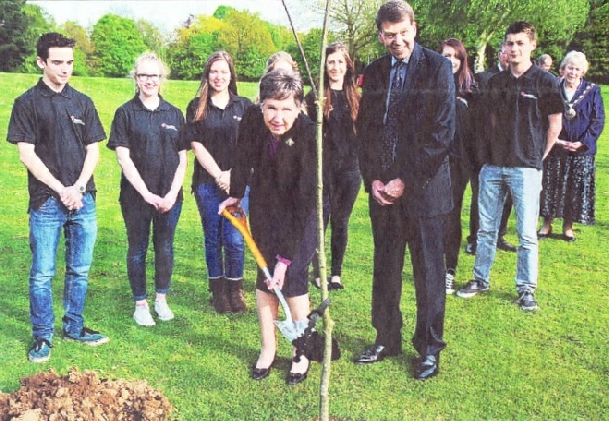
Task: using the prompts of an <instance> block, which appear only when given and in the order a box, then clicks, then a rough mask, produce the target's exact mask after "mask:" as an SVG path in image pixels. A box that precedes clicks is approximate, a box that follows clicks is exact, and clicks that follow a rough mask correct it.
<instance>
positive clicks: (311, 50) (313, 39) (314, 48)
mask: <svg viewBox="0 0 609 421" xmlns="http://www.w3.org/2000/svg"><path fill="white" fill-rule="evenodd" d="M322 36H323V31H322V30H321V29H319V28H313V29H311V30H310V31H309V32H307V33H306V34H305V35H301V34H299V35H298V37H299V38H300V40H301V41H300V42H301V43H302V48H303V50H304V53H305V57H306V58H307V62H308V63H309V66H310V69H311V77H312V78H313V80H315V81H316V82H317V79H319V69H318V67H317V65H318V64H319V60H320V58H321V50H320V47H321V41H322ZM329 39H330V41H329V42H332V40H333V37H332V38H330V34H329ZM286 51H287V52H288V53H290V54H291V55H292V57H293V58H294V60H296V62H297V63H298V68H299V69H300V74H301V76H302V79H303V81H304V82H305V83H310V82H311V81H310V79H309V75H308V74H307V72H306V70H305V64H304V59H303V58H302V54H301V53H300V50H299V49H298V46H297V45H296V43H295V42H292V44H291V45H289V46H288V47H287V48H286Z"/></svg>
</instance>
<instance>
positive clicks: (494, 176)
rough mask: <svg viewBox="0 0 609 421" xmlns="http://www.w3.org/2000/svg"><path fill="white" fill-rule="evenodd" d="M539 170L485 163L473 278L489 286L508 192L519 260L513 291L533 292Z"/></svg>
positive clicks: (481, 180)
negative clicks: (514, 216) (516, 233)
mask: <svg viewBox="0 0 609 421" xmlns="http://www.w3.org/2000/svg"><path fill="white" fill-rule="evenodd" d="M541 174H542V172H541V170H538V169H535V168H510V167H495V166H491V165H485V166H484V167H483V168H482V170H481V171H480V191H479V194H478V209H479V216H480V228H479V229H478V242H477V245H476V263H475V265H474V278H475V279H477V280H479V281H482V282H483V283H484V284H486V285H487V286H488V285H489V283H490V282H489V278H490V271H491V267H492V265H493V261H494V260H495V251H496V245H497V233H498V231H499V224H500V221H501V214H502V212H503V204H504V203H505V199H506V197H507V194H508V192H509V193H510V194H511V195H512V202H513V204H514V213H515V214H516V230H517V231H518V263H517V265H516V290H517V291H518V293H523V292H525V291H529V292H534V291H535V288H536V287H537V273H538V264H539V256H538V246H537V220H538V218H539V194H540V192H541Z"/></svg>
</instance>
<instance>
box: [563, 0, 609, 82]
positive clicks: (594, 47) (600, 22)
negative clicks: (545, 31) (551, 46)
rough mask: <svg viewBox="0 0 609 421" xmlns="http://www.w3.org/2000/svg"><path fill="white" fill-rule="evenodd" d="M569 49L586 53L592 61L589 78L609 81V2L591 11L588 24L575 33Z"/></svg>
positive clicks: (587, 76)
mask: <svg viewBox="0 0 609 421" xmlns="http://www.w3.org/2000/svg"><path fill="white" fill-rule="evenodd" d="M597 3H601V2H597ZM568 49H569V50H577V51H581V52H583V53H584V54H586V58H587V59H588V61H589V62H590V69H589V70H588V73H586V78H587V79H591V80H593V81H596V82H597V83H604V84H607V83H609V2H607V1H605V2H604V4H599V5H598V7H596V8H594V9H593V10H592V11H591V13H590V20H589V22H588V24H587V25H586V26H585V27H584V28H583V29H582V30H581V31H580V32H578V33H577V34H575V36H574V37H573V41H572V42H571V44H570V45H569V48H568Z"/></svg>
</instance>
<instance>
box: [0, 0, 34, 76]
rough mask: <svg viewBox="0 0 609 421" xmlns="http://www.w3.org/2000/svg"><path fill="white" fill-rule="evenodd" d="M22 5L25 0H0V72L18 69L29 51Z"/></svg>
mask: <svg viewBox="0 0 609 421" xmlns="http://www.w3.org/2000/svg"><path fill="white" fill-rule="evenodd" d="M24 5H25V0H0V57H2V60H0V72H12V71H15V70H17V69H19V68H20V67H21V65H22V64H23V61H24V59H25V56H26V55H27V54H28V52H29V51H30V48H31V46H30V45H29V44H28V41H29V40H28V39H27V36H26V33H27V28H28V18H27V16H26V14H25V11H24V9H23V8H24Z"/></svg>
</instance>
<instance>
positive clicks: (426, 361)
mask: <svg viewBox="0 0 609 421" xmlns="http://www.w3.org/2000/svg"><path fill="white" fill-rule="evenodd" d="M439 365H440V361H439V358H438V356H436V355H426V356H425V357H424V358H421V360H420V361H419V363H418V364H417V365H416V367H415V368H414V378H415V379H416V380H427V379H430V378H432V377H434V376H437V375H438V371H439V370H440V367H439Z"/></svg>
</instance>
